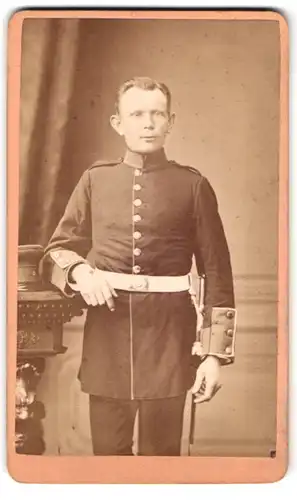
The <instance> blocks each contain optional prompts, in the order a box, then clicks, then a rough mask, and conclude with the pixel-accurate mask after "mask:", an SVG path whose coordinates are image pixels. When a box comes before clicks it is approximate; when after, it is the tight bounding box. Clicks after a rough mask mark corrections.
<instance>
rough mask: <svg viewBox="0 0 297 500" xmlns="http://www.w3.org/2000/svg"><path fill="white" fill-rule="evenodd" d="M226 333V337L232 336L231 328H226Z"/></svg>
mask: <svg viewBox="0 0 297 500" xmlns="http://www.w3.org/2000/svg"><path fill="white" fill-rule="evenodd" d="M226 335H227V337H233V330H232V328H229V329H228V330H226Z"/></svg>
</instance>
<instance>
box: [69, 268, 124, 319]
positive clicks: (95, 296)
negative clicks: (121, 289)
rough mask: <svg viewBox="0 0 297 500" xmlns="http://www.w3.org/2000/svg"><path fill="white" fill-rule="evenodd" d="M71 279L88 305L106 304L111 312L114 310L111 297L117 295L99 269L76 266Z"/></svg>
mask: <svg viewBox="0 0 297 500" xmlns="http://www.w3.org/2000/svg"><path fill="white" fill-rule="evenodd" d="M71 279H73V281H75V283H76V285H77V288H78V290H79V292H80V293H81V295H82V297H83V299H84V300H85V302H86V303H87V304H88V305H90V306H97V305H99V306H103V305H104V304H106V305H107V306H108V308H109V309H110V310H111V311H114V310H115V304H114V299H113V297H117V296H118V295H117V293H116V291H115V290H114V289H113V288H112V286H111V285H110V284H109V283H108V282H107V281H106V279H105V278H104V277H103V275H102V273H101V272H100V270H99V269H93V268H92V267H91V266H89V265H88V264H78V265H77V266H75V267H74V269H73V270H72V271H71Z"/></svg>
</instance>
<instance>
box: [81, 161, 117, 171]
mask: <svg viewBox="0 0 297 500" xmlns="http://www.w3.org/2000/svg"><path fill="white" fill-rule="evenodd" d="M122 161H123V158H118V159H117V160H97V161H95V162H94V163H92V165H91V166H90V167H89V168H88V170H91V169H92V168H96V167H114V166H115V165H118V164H119V163H122Z"/></svg>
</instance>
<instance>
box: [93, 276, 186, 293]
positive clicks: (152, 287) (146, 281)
mask: <svg viewBox="0 0 297 500" xmlns="http://www.w3.org/2000/svg"><path fill="white" fill-rule="evenodd" d="M101 273H102V274H103V275H104V276H105V278H106V281H108V283H110V285H111V286H112V287H113V288H115V289H117V290H126V291H128V292H183V291H186V290H189V289H190V286H191V282H190V275H189V274H186V275H185V276H148V275H143V274H137V275H136V274H122V273H113V272H110V271H100V274H101Z"/></svg>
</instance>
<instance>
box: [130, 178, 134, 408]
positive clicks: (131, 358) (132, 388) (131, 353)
mask: <svg viewBox="0 0 297 500" xmlns="http://www.w3.org/2000/svg"><path fill="white" fill-rule="evenodd" d="M134 184H135V170H134V172H133V186H132V273H133V268H134V265H135V256H134V248H135V245H134V237H133V233H134V230H135V224H134V193H135V191H134ZM129 320H130V321H129V323H130V379H131V399H134V374H133V318H132V293H130V294H129Z"/></svg>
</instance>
